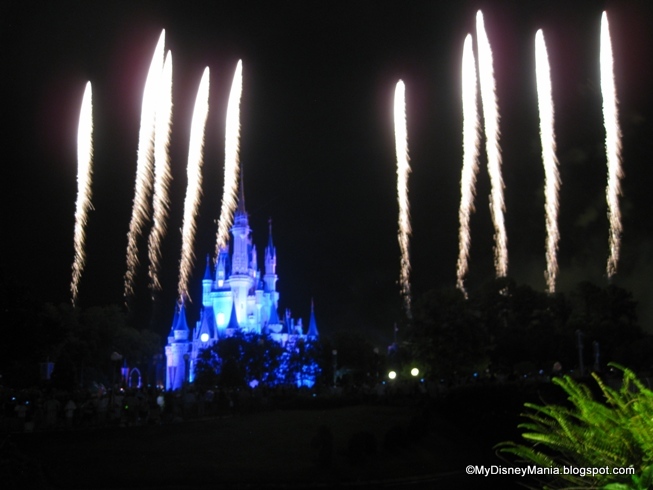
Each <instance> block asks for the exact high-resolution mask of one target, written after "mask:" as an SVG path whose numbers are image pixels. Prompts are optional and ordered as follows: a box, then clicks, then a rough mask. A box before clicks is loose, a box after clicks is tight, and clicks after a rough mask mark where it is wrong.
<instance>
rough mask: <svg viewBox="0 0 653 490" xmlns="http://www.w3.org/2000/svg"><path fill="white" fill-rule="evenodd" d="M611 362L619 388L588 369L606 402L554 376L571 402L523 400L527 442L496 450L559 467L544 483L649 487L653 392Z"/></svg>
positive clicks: (611, 489)
mask: <svg viewBox="0 0 653 490" xmlns="http://www.w3.org/2000/svg"><path fill="white" fill-rule="evenodd" d="M612 366H613V367H615V368H617V369H619V370H620V371H621V372H622V373H623V380H622V383H621V388H620V389H618V390H615V389H612V388H610V387H608V386H607V385H606V384H605V383H604V382H603V380H601V378H599V376H598V375H596V374H592V376H593V378H594V379H595V381H596V383H597V384H598V387H599V388H600V391H601V393H602V395H603V397H604V398H605V400H604V401H598V400H596V399H595V398H594V396H593V395H592V392H591V391H590V389H589V387H587V386H586V385H583V384H581V383H578V382H576V381H574V380H573V379H571V378H570V377H568V376H565V377H564V378H554V380H553V382H554V383H555V384H556V385H558V386H560V387H561V388H562V389H563V390H564V391H565V392H566V394H567V395H568V398H567V399H568V400H569V402H570V405H569V406H567V407H563V406H559V405H536V404H532V403H526V404H525V406H526V407H527V408H528V409H529V410H530V411H529V412H528V413H525V414H523V416H524V417H525V418H527V419H528V420H529V421H528V422H526V423H523V424H520V425H519V428H521V429H524V430H525V432H524V433H523V434H522V437H523V438H524V439H526V441H528V442H529V444H528V445H525V444H517V443H514V442H505V443H501V444H499V445H498V446H497V447H498V448H499V450H500V451H501V452H502V453H510V454H513V455H516V456H518V457H519V458H521V459H522V461H525V462H527V463H529V464H533V463H534V464H536V465H538V466H540V467H542V468H551V469H552V470H553V471H552V472H553V473H555V471H559V474H557V475H555V474H553V475H550V481H548V482H547V483H548V484H549V485H550V486H548V487H546V488H568V487H573V488H605V489H608V490H626V489H645V488H649V487H650V486H651V485H652V484H653V392H652V391H651V390H649V389H648V388H647V387H646V386H644V384H643V383H642V382H641V381H640V380H638V379H637V377H636V376H635V374H634V373H633V372H632V371H630V370H629V369H626V368H623V367H621V366H618V365H614V364H612ZM563 467H567V468H569V467H574V468H577V469H581V468H606V467H608V468H613V467H621V468H627V467H632V468H633V469H634V472H635V474H634V475H612V474H598V475H584V476H581V475H580V474H575V475H571V474H566V475H565V474H564V469H563ZM556 468H557V470H556ZM579 473H580V472H579ZM606 473H607V472H606Z"/></svg>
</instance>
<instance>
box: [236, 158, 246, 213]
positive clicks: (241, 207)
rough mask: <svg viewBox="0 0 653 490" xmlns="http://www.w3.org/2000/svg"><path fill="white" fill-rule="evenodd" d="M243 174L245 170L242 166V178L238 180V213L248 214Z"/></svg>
mask: <svg viewBox="0 0 653 490" xmlns="http://www.w3.org/2000/svg"><path fill="white" fill-rule="evenodd" d="M243 174H244V172H243V169H242V167H241V169H240V179H239V182H238V207H237V208H236V214H247V211H245V186H244V185H243V180H244V176H243Z"/></svg>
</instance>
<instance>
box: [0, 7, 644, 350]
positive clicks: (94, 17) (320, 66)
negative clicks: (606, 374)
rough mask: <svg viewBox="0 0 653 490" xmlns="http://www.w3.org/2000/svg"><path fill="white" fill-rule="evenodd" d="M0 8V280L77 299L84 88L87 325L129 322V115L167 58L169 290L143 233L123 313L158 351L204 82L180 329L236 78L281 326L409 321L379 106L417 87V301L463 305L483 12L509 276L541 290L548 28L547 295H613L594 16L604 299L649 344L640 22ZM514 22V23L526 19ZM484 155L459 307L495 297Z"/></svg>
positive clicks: (209, 232) (561, 10)
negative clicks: (466, 62)
mask: <svg viewBox="0 0 653 490" xmlns="http://www.w3.org/2000/svg"><path fill="white" fill-rule="evenodd" d="M181 5H182V2H169V1H151V2H141V1H129V2H117V1H111V2H101V1H98V2H88V1H79V2H71V1H57V2H29V1H20V2H18V1H10V2H9V3H8V4H7V3H6V2H5V4H3V6H2V7H0V26H1V27H0V36H2V48H1V49H0V52H1V55H0V56H1V57H2V73H3V75H2V89H3V90H2V94H3V103H2V111H1V112H0V114H1V117H2V120H3V125H2V127H3V129H2V142H3V145H2V147H3V159H2V160H3V162H2V178H1V180H0V181H1V182H2V192H1V196H2V207H1V209H2V223H1V226H2V228H1V233H2V253H1V260H2V262H1V266H2V268H3V269H5V271H6V273H7V274H8V276H9V277H11V278H13V279H14V280H17V281H18V282H23V283H27V284H29V285H30V286H32V287H33V289H34V290H35V291H36V292H37V294H38V295H39V296H40V297H41V298H43V299H44V300H46V301H51V302H54V303H59V302H67V301H70V291H69V285H70V278H71V264H72V261H73V227H74V208H75V199H76V193H77V184H76V173H77V156H76V135H77V123H78V117H79V109H80V104H81V98H82V95H83V91H84V86H85V84H86V81H88V80H90V81H91V83H92V84H93V102H94V124H95V132H94V148H95V158H94V175H93V184H92V190H93V198H92V203H93V206H94V211H92V212H91V214H90V216H89V221H88V226H87V246H86V253H87V264H86V268H85V270H84V273H83V276H82V279H81V282H80V289H79V304H80V306H82V307H88V306H93V305H105V304H111V303H118V304H120V303H122V302H123V298H122V292H123V276H124V273H125V268H126V266H125V263H126V262H125V252H126V246H127V239H126V234H127V230H128V227H129V220H130V216H131V203H132V199H133V196H134V177H135V171H136V149H137V144H138V130H139V123H140V108H141V98H142V94H143V86H144V83H145V77H146V75H147V70H148V68H149V64H150V61H151V57H152V53H153V50H154V47H155V45H156V42H157V40H158V38H159V35H160V33H161V30H162V29H164V28H165V29H166V50H167V49H170V50H171V51H172V56H173V85H174V88H173V90H174V94H173V103H174V113H173V129H172V143H171V165H172V173H173V179H174V180H173V183H172V188H171V213H170V218H169V221H168V234H167V237H166V240H165V242H164V247H163V268H164V271H163V273H162V281H163V291H162V292H161V293H159V294H157V295H156V297H155V299H154V301H152V300H151V299H150V294H149V292H148V289H147V257H146V236H147V233H148V230H146V233H145V238H144V239H143V241H142V242H141V247H140V248H141V251H142V252H143V254H142V261H141V267H140V269H139V270H140V274H139V277H138V280H137V283H136V296H135V298H134V300H132V301H131V305H132V310H133V311H134V315H135V318H138V319H139V320H138V321H139V322H142V323H143V324H148V325H149V326H152V327H153V328H154V329H155V330H156V331H157V332H159V333H161V334H165V333H167V330H168V329H169V326H170V321H171V318H172V313H173V306H174V300H175V295H176V286H177V277H178V270H177V265H178V262H179V254H180V250H181V234H180V228H181V226H182V212H183V199H184V194H185V189H186V163H187V155H188V142H189V132H190V120H191V116H192V110H193V104H194V101H195V97H196V93H197V87H198V84H199V80H200V77H201V75H202V72H203V70H204V67H205V66H208V67H209V68H210V70H211V88H210V108H209V116H208V123H207V128H206V146H205V154H204V155H205V158H204V167H203V199H202V202H201V207H200V212H199V215H198V233H197V236H196V241H195V251H196V254H197V260H196V274H195V279H194V280H192V281H191V286H190V291H191V295H194V297H193V299H194V300H195V302H194V303H193V304H192V305H191V306H190V313H191V317H190V318H189V320H190V321H194V319H196V318H197V315H198V311H197V303H198V300H199V299H200V284H199V282H198V281H199V279H200V278H201V275H202V273H203V271H204V264H205V257H206V254H207V253H212V252H213V249H214V246H215V245H214V244H215V233H216V223H215V221H216V220H217V218H218V215H219V211H220V202H221V197H222V185H223V182H222V180H223V177H222V175H223V164H224V119H225V113H226V106H227V96H228V93H229V89H230V86H231V80H232V77H233V72H234V69H235V66H236V63H237V61H238V60H239V59H242V60H243V66H244V69H243V73H244V89H243V101H242V116H241V122H242V138H241V155H240V156H241V165H242V167H243V169H244V175H245V195H246V206H247V211H248V212H249V215H250V226H251V227H252V229H253V239H254V242H255V244H256V245H257V248H258V251H259V264H261V265H262V264H263V255H262V254H263V248H264V246H265V244H266V242H267V221H268V219H269V218H270V217H271V218H272V220H273V234H274V242H275V245H276V247H277V253H278V266H277V273H278V275H279V282H278V290H279V291H280V294H281V299H280V307H281V310H282V311H283V310H285V308H290V309H291V310H292V312H293V316H294V317H298V316H301V317H303V319H304V322H305V323H306V322H307V320H308V314H309V311H310V302H311V298H314V301H315V308H316V315H317V319H318V327H319V328H320V329H321V330H322V331H323V332H326V333H329V332H334V331H336V330H339V329H358V330H362V331H365V332H367V333H369V334H374V335H375V337H374V338H377V339H380V340H381V341H382V340H383V339H384V337H387V338H389V337H390V335H391V332H392V325H393V323H394V322H395V321H399V320H400V319H401V316H402V313H401V301H400V298H399V286H398V284H397V281H398V278H399V259H400V256H399V254H400V252H399V246H398V242H397V214H398V208H397V203H396V180H395V179H396V173H395V172H396V169H395V156H394V136H393V120H392V103H393V94H394V87H395V84H396V82H397V81H398V80H399V79H403V80H404V82H405V83H406V93H407V115H408V135H409V151H410V157H411V166H412V174H411V176H410V179H409V198H410V204H411V215H412V225H413V236H412V239H411V259H412V269H413V270H412V274H411V278H412V287H413V291H414V293H415V296H418V295H419V294H420V293H421V292H424V291H425V290H427V289H429V288H437V287H453V286H454V285H455V280H456V258H457V253H458V238H457V233H458V204H459V200H460V188H459V180H460V173H461V163H462V135H461V129H462V115H461V101H460V93H461V89H460V63H461V61H460V60H461V55H462V46H463V41H464V38H465V36H466V34H467V33H474V23H475V14H476V11H477V10H478V9H479V8H481V9H482V10H483V13H484V16H485V22H486V29H487V32H488V36H489V38H490V42H491V44H492V49H493V52H494V62H495V66H494V69H495V76H496V81H497V82H496V83H497V95H498V101H499V111H500V115H501V126H500V131H501V142H500V143H501V147H502V149H503V178H504V181H505V185H506V189H505V200H506V209H507V211H506V227H507V233H508V250H509V261H510V262H509V275H510V276H511V277H513V278H514V279H515V280H516V281H517V282H518V283H526V284H530V285H531V286H532V287H534V288H536V289H538V290H544V287H545V282H544V274H543V273H544V269H545V257H544V237H545V230H544V211H543V207H544V196H543V183H544V171H543V168H542V164H541V159H540V143H539V133H538V131H539V129H538V115H537V101H536V87H535V75H534V65H535V62H534V56H533V50H534V48H533V46H534V36H535V32H536V30H537V29H539V28H542V29H543V30H544V35H545V38H546V41H547V46H548V49H549V57H550V63H551V69H552V79H553V91H554V94H553V96H554V103H555V111H556V116H557V118H556V127H555V129H556V135H557V143H558V153H557V154H558V158H559V160H560V172H561V179H562V187H561V191H560V230H561V241H560V253H559V263H560V268H561V270H560V274H559V276H558V290H561V291H568V290H570V289H572V288H573V287H574V286H575V285H576V284H577V283H578V282H579V281H582V280H590V281H594V282H596V283H597V284H606V283H607V278H606V275H605V264H606V260H607V257H608V224H607V218H606V204H605V185H606V173H607V171H606V162H605V155H604V149H603V138H604V132H603V126H602V115H601V94H600V82H599V64H598V63H599V32H600V17H601V12H602V10H603V9H607V11H608V16H609V20H610V24H611V32H612V39H613V50H614V54H615V59H616V61H615V63H616V67H615V70H616V85H617V90H618V97H619V101H620V123H621V128H622V132H623V162H624V164H623V165H624V170H625V173H626V177H625V179H624V180H623V197H622V201H621V204H622V212H623V227H624V233H623V242H622V256H621V260H620V263H619V272H618V275H617V276H616V277H615V278H614V283H615V284H617V285H619V286H623V287H625V288H628V289H630V290H631V291H633V293H634V294H635V297H636V299H637V300H638V301H639V302H640V320H641V323H642V325H643V326H645V327H647V328H648V329H653V306H651V305H653V292H652V291H653V289H652V288H650V287H649V284H650V281H651V278H652V277H653V228H652V221H651V218H650V216H649V211H650V210H651V209H652V208H653V206H652V204H653V193H652V192H651V191H650V189H651V187H652V186H653V165H652V161H653V160H652V157H653V143H652V142H651V135H652V134H653V131H652V129H653V120H652V118H651V116H653V110H652V109H653V107H652V105H651V102H652V100H651V93H652V91H651V87H652V84H653V66H652V63H653V49H652V48H653V42H652V41H653V34H652V32H653V30H652V29H651V25H653V23H652V22H653V9H652V8H651V2H649V1H646V0H642V1H630V2H599V1H591V2H590V1H584V2H583V1H573V2H570V1H564V2H559V1H550V0H548V1H533V2H530V1H529V2H522V1H516V0H515V1H501V2H499V1H496V2H492V1H485V2H473V1H456V2H454V1H425V0H416V1H405V2H404V1H402V2H399V1H397V2H376V1H346V2H344V1H343V2H340V1H315V2H311V1H276V0H271V1H266V2H248V1H241V2H199V1H195V2H183V5H184V6H183V7H182V6H181ZM525 5H527V6H525ZM485 162H486V160H485V157H484V156H482V158H481V162H480V164H481V167H480V168H481V170H480V173H479V180H478V186H477V199H476V208H477V211H476V213H475V214H474V215H473V218H472V224H471V226H472V245H471V259H470V273H469V275H468V277H467V281H466V283H467V285H468V287H469V288H470V289H474V288H478V287H481V286H482V285H483V284H484V283H485V282H486V281H488V280H489V279H491V278H492V276H493V274H494V266H493V262H492V247H493V228H492V223H491V218H490V214H489V208H488V194H489V179H488V177H487V172H486V170H485Z"/></svg>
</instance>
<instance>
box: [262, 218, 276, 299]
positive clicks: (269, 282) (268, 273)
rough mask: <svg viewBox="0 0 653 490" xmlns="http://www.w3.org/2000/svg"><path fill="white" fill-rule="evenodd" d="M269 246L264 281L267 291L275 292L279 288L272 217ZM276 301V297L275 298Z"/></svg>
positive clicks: (269, 224) (266, 252) (266, 248)
mask: <svg viewBox="0 0 653 490" xmlns="http://www.w3.org/2000/svg"><path fill="white" fill-rule="evenodd" d="M268 226H269V231H268V246H267V247H265V275H264V276H263V281H264V282H265V292H266V293H269V292H273V291H276V290H277V279H278V277H277V249H276V248H275V247H274V243H273V242H272V218H270V219H269V220H268ZM275 303H276V298H275Z"/></svg>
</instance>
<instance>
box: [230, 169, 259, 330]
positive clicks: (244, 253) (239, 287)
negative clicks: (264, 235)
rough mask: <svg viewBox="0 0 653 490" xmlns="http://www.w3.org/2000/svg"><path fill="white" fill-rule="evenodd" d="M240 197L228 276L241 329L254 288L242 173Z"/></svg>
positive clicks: (233, 229)
mask: <svg viewBox="0 0 653 490" xmlns="http://www.w3.org/2000/svg"><path fill="white" fill-rule="evenodd" d="M239 194H240V196H239V198H238V208H237V209H236V213H235V216H234V225H233V226H232V228H231V234H232V236H233V244H234V246H233V253H232V258H231V276H229V286H230V287H231V291H232V294H233V302H234V308H235V311H236V315H237V320H238V324H239V325H240V326H241V327H244V328H246V327H247V320H248V313H249V312H248V308H247V296H248V295H249V291H250V289H252V287H253V286H254V282H255V278H254V277H252V274H250V268H249V266H250V257H249V253H250V247H249V245H250V239H249V234H250V231H251V230H250V228H249V221H248V219H247V211H245V191H244V189H243V179H242V173H241V178H240V192H239Z"/></svg>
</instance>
